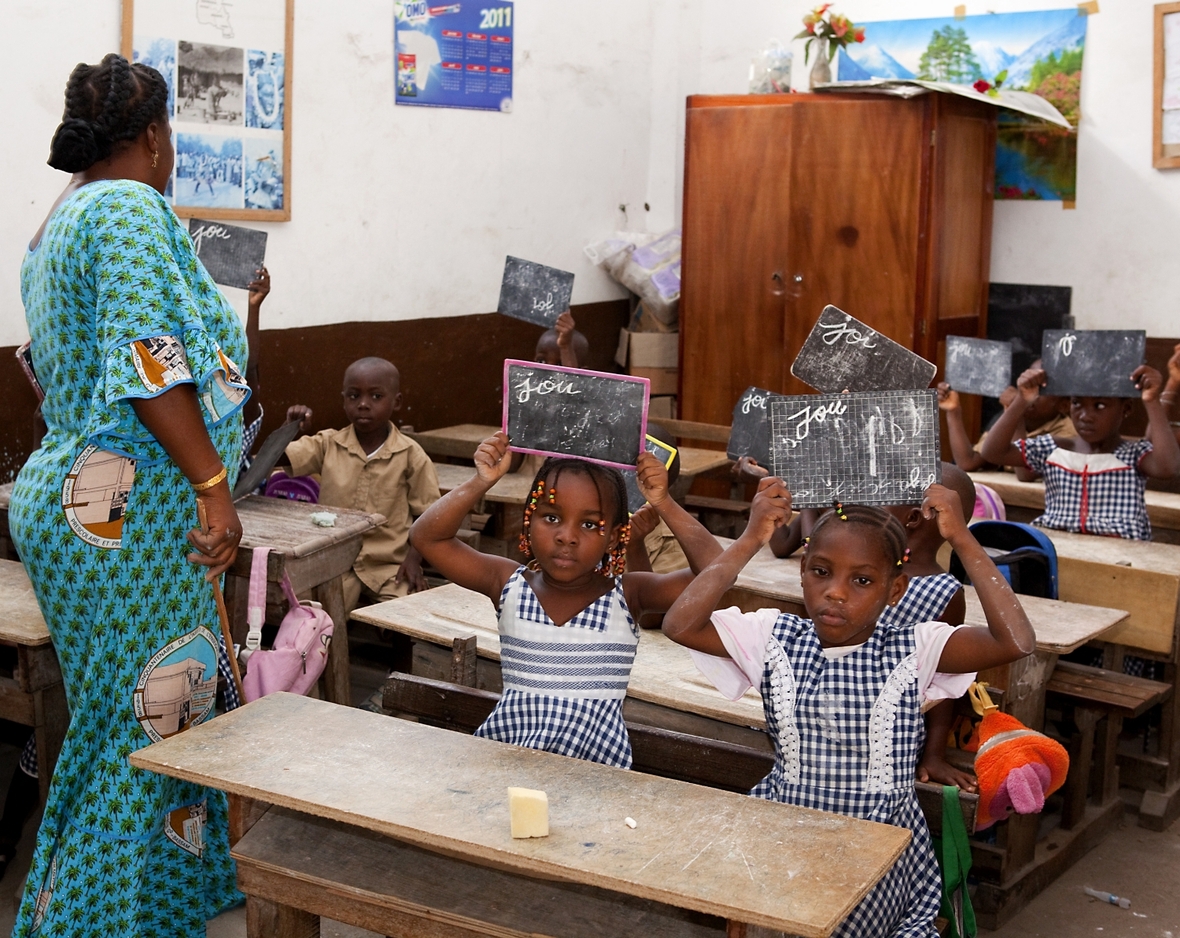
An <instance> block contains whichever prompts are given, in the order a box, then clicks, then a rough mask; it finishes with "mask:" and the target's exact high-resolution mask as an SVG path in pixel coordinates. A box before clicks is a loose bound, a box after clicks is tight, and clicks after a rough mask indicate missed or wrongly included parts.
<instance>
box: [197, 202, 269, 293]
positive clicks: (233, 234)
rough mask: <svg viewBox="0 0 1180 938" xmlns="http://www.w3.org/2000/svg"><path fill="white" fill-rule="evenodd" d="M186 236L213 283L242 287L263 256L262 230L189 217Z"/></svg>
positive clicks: (264, 239)
mask: <svg viewBox="0 0 1180 938" xmlns="http://www.w3.org/2000/svg"><path fill="white" fill-rule="evenodd" d="M188 233H189V237H190V238H192V239H193V247H194V248H195V249H196V254H197V257H199V258H200V259H201V263H202V264H204V265H205V269H206V270H207V271H209V276H210V277H212V278H213V282H214V283H219V284H221V286H223V287H238V288H239V289H241V290H246V289H248V288H249V286H250V281H252V280H256V279H257V278H258V268H259V267H261V266H262V265H263V263H264V262H265V260H266V232H265V231H256V230H255V229H253V228H240V227H238V226H237V225H227V224H226V223H225V222H223V221H203V220H202V219H200V218H190V219H189V221H188Z"/></svg>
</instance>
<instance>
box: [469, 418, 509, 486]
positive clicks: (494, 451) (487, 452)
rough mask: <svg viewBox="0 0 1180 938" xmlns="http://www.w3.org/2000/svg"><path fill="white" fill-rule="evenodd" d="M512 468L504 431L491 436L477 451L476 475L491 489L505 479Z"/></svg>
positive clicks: (506, 436)
mask: <svg viewBox="0 0 1180 938" xmlns="http://www.w3.org/2000/svg"><path fill="white" fill-rule="evenodd" d="M511 466H512V454H511V453H510V452H509V451H508V435H507V434H506V433H505V432H504V431H503V430H498V431H497V432H496V433H494V434H492V435H491V436H489V437H488V438H487V439H486V440H484V441H483V442H482V443H480V444H479V448H478V449H477V450H476V451H475V473H476V475H478V476H479V480H480V481H481V482H483V483H484V484H485V485H487V486H488V487H489V488H490V487H491V486H493V485H495V484H496V483H497V482H499V481H500V480H501V479H502V478H504V476H505V474H506V473H507V472H508V470H509V469H510V468H511Z"/></svg>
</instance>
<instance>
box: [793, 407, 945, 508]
mask: <svg viewBox="0 0 1180 938" xmlns="http://www.w3.org/2000/svg"><path fill="white" fill-rule="evenodd" d="M770 415H771V462H772V465H773V467H774V474H775V475H777V476H780V477H781V478H782V479H783V480H784V481H785V482H786V483H787V487H788V488H789V489H790V490H791V504H792V505H793V506H794V507H795V508H823V507H826V506H829V505H831V504H832V500H833V499H839V500H840V501H842V502H844V503H845V504H849V505H916V504H919V503H921V501H922V497H923V493H924V492H925V491H926V487H927V486H929V485H930V484H931V483H933V482H939V481H941V480H942V462H941V459H940V455H939V438H938V395H937V392H936V391H934V389H932V388H928V389H924V390H907V391H867V392H863V393H855V394H810V395H793V396H791V397H779V398H775V400H773V401H772V402H771V405H770Z"/></svg>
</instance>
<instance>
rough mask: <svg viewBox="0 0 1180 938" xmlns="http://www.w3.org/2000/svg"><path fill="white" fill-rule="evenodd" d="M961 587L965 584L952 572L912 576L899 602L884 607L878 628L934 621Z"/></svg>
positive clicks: (878, 621)
mask: <svg viewBox="0 0 1180 938" xmlns="http://www.w3.org/2000/svg"><path fill="white" fill-rule="evenodd" d="M962 588H963V584H962V583H960V582H959V581H958V580H956V579H955V578H954V577H953V576H951V575H950V574H949V573H932V574H930V575H929V576H912V577H910V582H909V585H908V586H907V587H906V590H905V593H904V594H903V595H902V597H901V600H900V601H899V602H898V604H897V605H896V606H886V607H885V611H884V612H883V613H881V618H879V619H878V620H877V628H880V627H881V626H885V627H886V628H891V627H892V626H894V625H913V624H915V623H918V622H932V621H934V620H935V619H937V618H938V617H939V616H940V615H942V611H943V610H944V609H946V606H947V603H949V602H950V601H951V600H952V599H954V598H955V593H957V592H959V590H961V589H962Z"/></svg>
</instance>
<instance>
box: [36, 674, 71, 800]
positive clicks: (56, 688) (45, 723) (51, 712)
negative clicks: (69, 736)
mask: <svg viewBox="0 0 1180 938" xmlns="http://www.w3.org/2000/svg"><path fill="white" fill-rule="evenodd" d="M33 711H34V714H35V716H36V720H37V727H36V730H35V733H36V736H37V781H38V783H39V785H40V788H41V803H42V804H44V803H45V799H46V798H47V797H48V795H49V782H50V780H51V779H52V778H53V769H54V767H55V766H56V765H57V757H58V756H59V755H60V754H61V746H62V743H63V742H64V740H65V738H66V730H67V729H69V726H70V711H69V708H68V707H67V706H66V686H65V685H64V684H54V685H53V686H52V687H46V688H44V689H42V690H39V691H34V692H33Z"/></svg>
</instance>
